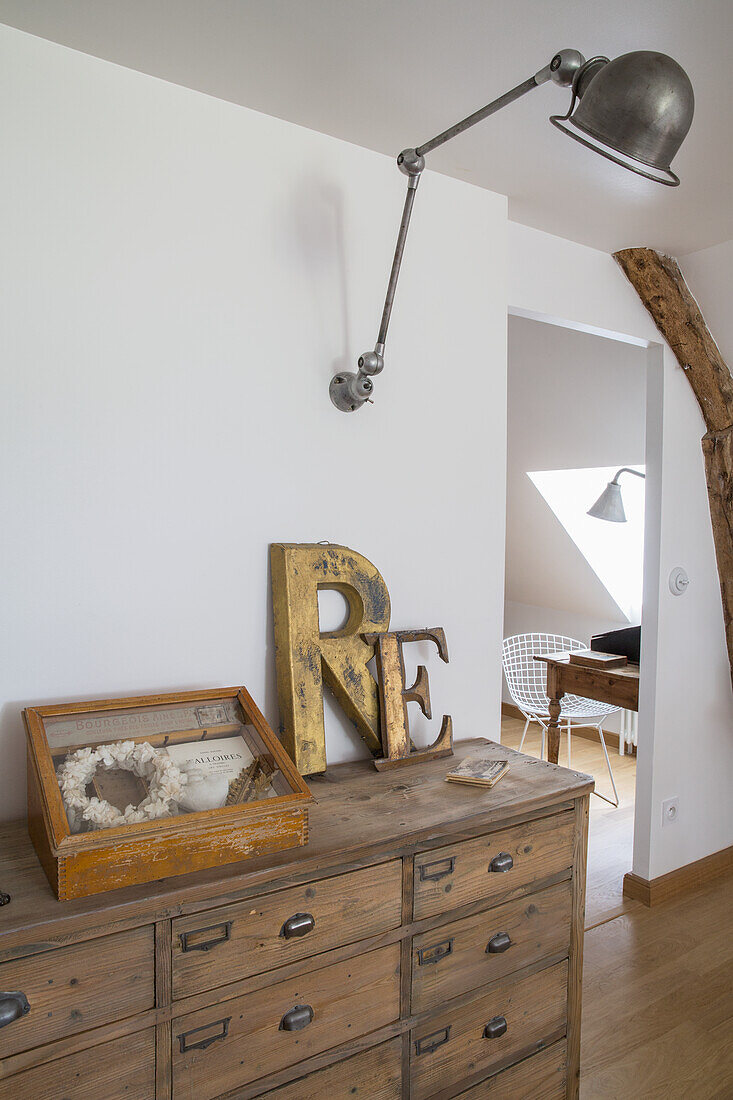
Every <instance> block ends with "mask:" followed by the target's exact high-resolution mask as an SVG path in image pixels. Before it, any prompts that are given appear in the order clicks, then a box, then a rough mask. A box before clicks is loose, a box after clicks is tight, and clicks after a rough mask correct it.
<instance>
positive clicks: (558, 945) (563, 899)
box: [412, 882, 572, 1012]
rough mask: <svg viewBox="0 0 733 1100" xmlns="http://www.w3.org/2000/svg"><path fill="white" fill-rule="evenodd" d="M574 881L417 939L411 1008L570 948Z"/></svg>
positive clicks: (436, 1001) (426, 1006) (439, 1000)
mask: <svg viewBox="0 0 733 1100" xmlns="http://www.w3.org/2000/svg"><path fill="white" fill-rule="evenodd" d="M571 902H572V897H571V885H570V882H561V883H559V884H558V885H557V886H551V887H550V888H549V889H548V890H542V891H541V892H540V893H538V894H531V895H529V896H525V897H523V898H517V899H516V900H514V901H508V902H505V903H504V904H503V905H497V906H495V907H494V908H493V909H488V910H486V911H485V912H482V913H477V914H476V915H475V916H472V917H465V918H464V919H463V920H459V921H453V922H452V923H451V924H445V925H442V926H441V927H440V928H434V929H433V930H432V931H430V932H423V933H422V935H420V936H415V937H414V938H413V941H412V1011H413V1012H424V1011H425V1010H426V1009H429V1008H433V1007H435V1006H439V1005H441V1004H442V1003H443V1002H444V1001H447V1000H449V999H450V998H451V997H455V996H457V994H459V993H465V992H466V990H469V989H478V988H479V986H482V985H486V983H487V982H493V981H495V980H496V979H497V978H503V977H504V975H505V974H510V973H511V972H512V971H514V970H519V969H521V967H523V966H529V964H530V963H533V962H540V961H541V960H542V959H544V958H547V957H548V956H549V955H554V954H556V953H559V952H561V951H564V952H567V951H569V949H570V910H571Z"/></svg>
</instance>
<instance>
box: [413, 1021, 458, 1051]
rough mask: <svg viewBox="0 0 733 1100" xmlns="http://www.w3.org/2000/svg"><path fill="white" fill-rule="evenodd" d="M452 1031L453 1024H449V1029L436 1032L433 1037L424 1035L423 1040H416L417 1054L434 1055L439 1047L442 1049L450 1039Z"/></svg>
mask: <svg viewBox="0 0 733 1100" xmlns="http://www.w3.org/2000/svg"><path fill="white" fill-rule="evenodd" d="M450 1029H451V1024H448V1027H443V1028H441V1029H440V1031H434V1032H433V1033H432V1035H423V1037H422V1038H421V1039H416V1040H415V1054H432V1053H433V1051H434V1050H437V1049H438V1047H442V1046H443V1044H444V1043H447V1042H448V1040H449V1039H450Z"/></svg>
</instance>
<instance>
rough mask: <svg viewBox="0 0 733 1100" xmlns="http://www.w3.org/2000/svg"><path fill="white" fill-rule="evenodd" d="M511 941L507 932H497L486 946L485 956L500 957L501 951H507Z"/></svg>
mask: <svg viewBox="0 0 733 1100" xmlns="http://www.w3.org/2000/svg"><path fill="white" fill-rule="evenodd" d="M511 946H512V941H511V939H510V937H509V933H508V932H497V933H496V935H495V936H492V937H491V939H490V940H489V942H488V943H487V944H486V954H487V955H501V953H502V951H508V950H509V948H510V947H511Z"/></svg>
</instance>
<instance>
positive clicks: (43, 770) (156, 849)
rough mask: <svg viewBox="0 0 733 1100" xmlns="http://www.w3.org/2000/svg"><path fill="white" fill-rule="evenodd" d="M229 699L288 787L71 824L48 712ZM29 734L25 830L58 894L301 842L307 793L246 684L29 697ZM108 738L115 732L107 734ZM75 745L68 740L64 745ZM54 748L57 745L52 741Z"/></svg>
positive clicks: (182, 734)
mask: <svg viewBox="0 0 733 1100" xmlns="http://www.w3.org/2000/svg"><path fill="white" fill-rule="evenodd" d="M221 699H225V700H226V699H236V701H237V702H238V703H239V705H240V706H241V708H242V711H243V712H244V715H245V717H246V719H247V722H248V724H251V725H252V726H253V727H254V729H255V731H256V733H257V734H258V735H259V737H260V739H261V740H262V742H263V744H264V746H265V748H266V750H267V752H268V754H271V755H272V757H273V759H274V760H275V762H276V763H277V767H278V769H279V771H280V773H281V774H282V776H283V777H284V779H285V780H286V781H287V783H288V784H289V786H290V788H291V793H290V794H285V795H278V796H276V797H272V798H267V799H262V800H260V801H256V802H246V803H243V804H238V805H233V806H223V807H221V808H220V809H214V810H202V811H198V812H192V813H186V814H181V815H179V816H176V817H167V818H161V819H158V820H155V821H150V822H142V823H140V824H133V825H123V826H118V827H115V828H109V829H100V830H96V831H92V832H85V833H77V834H72V832H71V830H70V827H69V822H68V819H67V816H66V811H65V809H64V804H63V800H62V797H61V791H60V790H59V785H58V780H57V778H56V770H55V766H54V759H53V757H54V751H53V750H52V748H51V746H50V745H49V741H48V738H47V736H46V730H45V720H46V719H48V718H54V717H58V716H63V715H69V716H73V715H79V714H89V713H96V712H99V711H119V710H125V709H128V708H133V707H137V708H141V707H156V706H162V705H172V704H196V703H202V704H205V703H207V702H209V701H211V700H221ZM23 717H24V721H25V726H26V733H27V742H28V832H29V835H30V838H31V840H32V842H33V845H34V847H35V849H36V852H37V853H38V857H39V859H40V861H41V863H42V865H43V868H44V870H45V872H46V875H47V877H48V880H49V882H50V883H51V886H52V887H53V889H54V890H55V892H56V895H57V897H58V898H59V900H61V901H65V900H69V899H71V898H78V897H86V896H87V895H89V894H97V893H102V892H104V891H106V890H114V889H117V888H119V887H122V886H130V885H133V884H135V883H143V882H151V881H153V880H155V879H160V878H165V877H167V876H168V875H181V874H188V873H189V872H192V871H201V870H204V869H206V868H210V867H220V866H223V865H224V864H227V863H237V862H239V861H240V860H243V859H247V858H249V857H251V856H255V855H263V854H266V853H268V852H279V851H282V850H283V849H286V848H293V847H297V846H299V845H303V844H306V843H307V840H308V803H309V802H312V801H313V798H312V795H311V793H310V791H309V789H308V787H307V785H306V783H305V781H304V779H303V778H302V776H301V775H300V774H299V772H298V771H297V770H296V768H295V766H294V765H293V763H292V761H291V760H290V758H289V757H288V755H287V753H286V752H285V750H284V748H283V747H282V745H281V744H280V742H279V741H278V739H277V738H276V737H275V735H274V734H273V732H272V730H271V729H270V727H269V726H268V724H267V722H266V721H265V718H264V717H263V715H262V714H261V713H260V711H259V709H258V708H257V706H256V705H255V703H254V701H253V699H252V697H251V696H250V694H249V692H247V691H246V689H245V688H243V687H240V688H218V689H213V690H207V691H190V692H177V693H172V694H166V695H150V696H135V697H131V698H125V699H105V700H102V701H99V700H94V701H90V702H83V703H63V704H60V705H57V706H41V707H29V708H27V709H26V710H25V711H24V715H23ZM211 728H212V730H216V729H219V730H220V729H221V727H211ZM206 732H207V731H206V730H205V729H197V730H187V731H173V732H171V733H168V734H165V735H163V734H147V735H143V736H137V737H135V736H130V737H127V736H126V737H124V740H126V741H135V742H140V741H148V742H150V743H153V744H155V743H156V742H162V741H163V739H164V737H167V738H168V740H171V739H175V740H183V739H184V738H188V739H189V740H191V739H192V736H191V735H192V734H194V733H196V734H203V737H202V740H203V739H204V738H205V736H206ZM108 740H112V738H110V739H108ZM74 747H76V746H73V745H71V746H65V752H68V751H69V750H70V749H73V748H74ZM55 755H56V756H57V757H58V756H59V755H61V754H60V753H59V752H58V751H56V753H55Z"/></svg>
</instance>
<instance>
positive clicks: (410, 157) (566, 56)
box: [329, 50, 585, 412]
mask: <svg viewBox="0 0 733 1100" xmlns="http://www.w3.org/2000/svg"><path fill="white" fill-rule="evenodd" d="M584 65H585V58H584V57H583V55H582V54H581V53H578V51H577V50H561V51H560V52H559V53H556V54H555V56H554V57H553V59H552V61H550V63H549V65H545V67H544V69H540V71H539V72H538V73H535V75H534V76H531V77H529V79H527V80H525V81H523V82H522V83H521V84H518V85H517V86H516V88H512V89H511V91H509V92H506V93H505V94H504V95H503V96H500V97H499V98H498V99H494V100H492V102H491V103H488V104H487V105H486V106H485V107H482V108H481V109H480V110H478V111H474V113H473V114H472V115H469V116H468V117H467V118H464V119H462V121H461V122H457V123H456V124H455V125H454V126H451V127H450V128H449V129H447V130H444V131H443V132H442V133H441V134H438V135H437V137H434V138H431V139H430V141H426V142H425V144H424V145H420V146H418V147H417V148H416V149H404V150H403V151H402V152H401V153H400V155H399V156H398V158H397V166H398V167H399V169H400V171H401V172H403V173H404V175H406V176H407V195H406V196H405V205H404V208H403V211H402V220H401V221H400V229H399V233H398V234H397V245H396V247H395V253H394V259H393V260H392V270H391V272H390V276H389V283H388V285H387V294H386V297H385V300H384V309H383V311H382V321H381V324H380V326H379V334H378V336H377V342H376V344H375V345H374V351H366V352H364V354H363V355H360V356H359V362H358V371H356V372H353V371H342V372H341V373H340V374H336V375H334V377H333V378H332V379H331V385H330V387H329V393H330V395H331V401H332V402H333V403H334V405H335V406H336V408H337V409H340V410H341V412H353V411H354V410H355V409H360V408H361V406H362V405H363V404H365V402H367V401H369V400H370V399H371V394H372V391H373V389H374V383H373V382H372V377H373V376H374V375H376V374H379V373H380V371H382V370H383V368H384V346H385V344H386V342H387V330H388V329H389V320H390V316H391V314H392V306H393V304H394V296H395V291H396V289H397V280H398V278H399V274H400V266H401V264H402V257H403V255H404V251H405V242H406V240H407V231H408V229H409V227H410V217H411V215H412V207H413V204H414V202H415V194H416V192H417V185H418V184H419V182H420V176H421V175H422V172H423V169H424V168H425V155H426V153H431V152H432V151H433V149H437V148H438V147H439V146H440V145H444V144H445V142H446V141H450V139H451V138H454V137H457V135H458V134H462V133H463V132H464V130H468V129H470V127H471V126H475V125H476V123H477V122H483V120H484V119H485V118H488V117H489V115H493V114H496V112H497V111H500V110H501V109H502V107H508V106H509V104H510V103H514V101H515V100H516V99H519V98H520V97H521V96H523V95H525V94H526V93H527V92H531V91H532V90H533V89H534V88H537V87H539V86H540V85H541V84H545V83H547V81H548V80H552V81H554V82H555V83H556V84H559V85H561V86H562V87H570V86H571V85H573V81H574V79H575V77H576V75H577V74H578V73H579V72H580V70H581V69H582V67H583V66H584Z"/></svg>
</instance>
